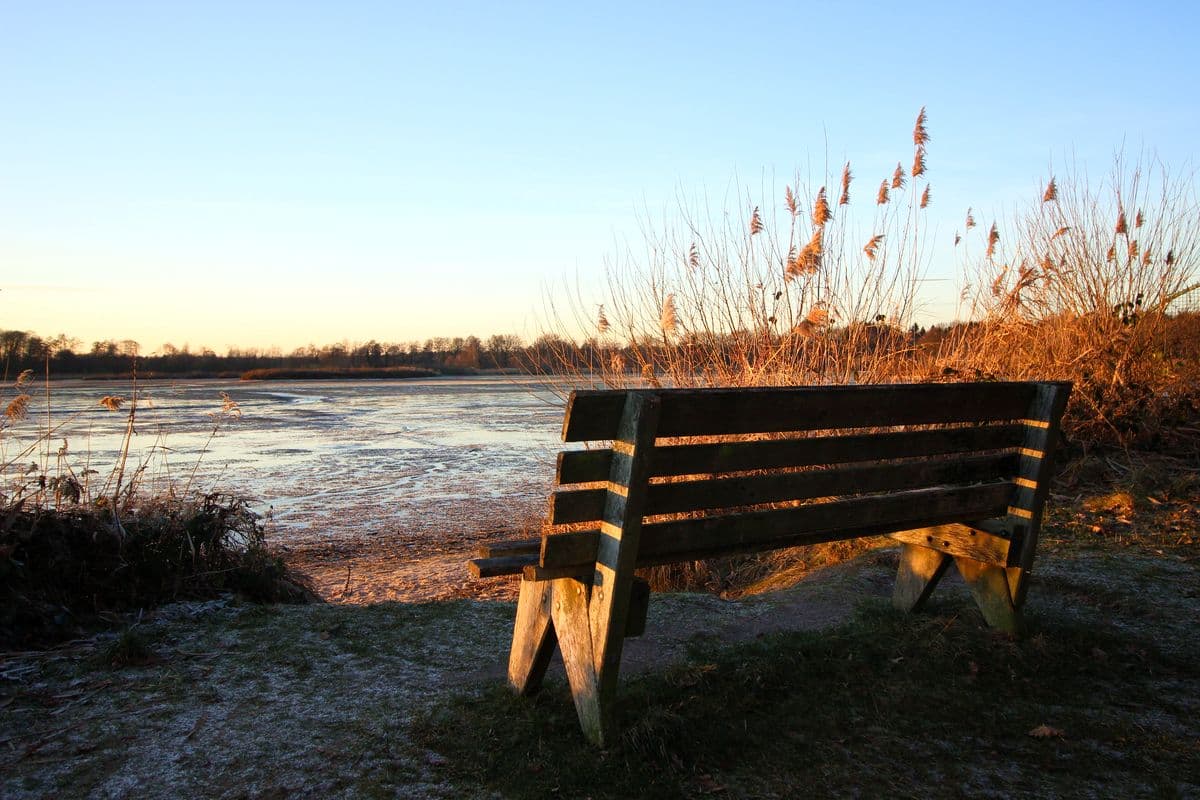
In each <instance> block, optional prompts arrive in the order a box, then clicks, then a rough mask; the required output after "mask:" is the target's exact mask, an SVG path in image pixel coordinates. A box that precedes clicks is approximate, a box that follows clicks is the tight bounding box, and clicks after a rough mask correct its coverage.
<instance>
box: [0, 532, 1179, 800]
mask: <svg viewBox="0 0 1200 800" xmlns="http://www.w3.org/2000/svg"><path fill="white" fill-rule="evenodd" d="M1120 556H1121V557H1113V555H1112V554H1107V553H1096V554H1088V553H1080V554H1072V555H1070V556H1069V557H1055V556H1052V555H1048V556H1047V557H1046V558H1044V559H1043V560H1042V561H1041V562H1039V564H1040V566H1039V572H1038V583H1037V585H1036V586H1035V587H1034V589H1033V590H1032V591H1031V595H1030V611H1031V614H1033V615H1035V616H1042V617H1043V618H1053V619H1055V620H1069V619H1074V620H1078V621H1079V622H1080V623H1082V624H1083V625H1086V626H1097V627H1098V628H1099V629H1103V630H1108V631H1115V632H1116V633H1118V634H1121V638H1122V639H1124V638H1126V637H1127V638H1128V640H1129V641H1131V642H1136V641H1144V640H1147V639H1152V640H1155V641H1158V642H1161V643H1162V644H1163V647H1167V648H1169V647H1173V646H1175V644H1178V646H1179V647H1185V648H1186V647H1192V648H1194V644H1190V643H1191V642H1193V641H1194V637H1192V636H1191V633H1190V628H1191V625H1192V623H1193V622H1194V620H1195V619H1196V615H1197V614H1198V613H1200V606H1198V603H1200V600H1198V599H1197V597H1196V596H1195V591H1194V589H1195V585H1196V581H1195V576H1196V573H1195V565H1194V564H1192V563H1187V562H1185V561H1182V560H1173V559H1171V558H1161V557H1160V558H1150V557H1144V556H1140V555H1138V554H1136V553H1132V552H1126V553H1122V554H1120ZM892 569H894V566H893V565H892V564H891V563H890V562H888V560H887V559H886V558H883V557H882V555H881V554H872V555H868V556H864V557H862V558H859V559H857V560H856V561H854V562H850V563H846V564H841V565H837V566H835V567H831V568H829V569H826V570H823V571H821V572H818V573H816V574H815V575H813V576H811V577H810V578H809V579H807V580H805V581H804V582H802V583H801V584H800V585H798V586H797V587H795V588H793V589H790V590H786V591H780V592H774V593H768V594H763V595H758V596H754V597H751V598H747V599H744V600H741V601H725V600H721V599H719V598H715V597H712V596H709V595H685V594H674V595H655V596H654V597H653V598H652V602H651V606H650V616H649V620H648V626H647V633H646V636H645V637H644V638H642V639H633V640H630V641H629V642H628V645H627V651H626V658H625V663H624V666H623V673H624V674H627V675H629V676H633V675H635V674H636V673H637V672H639V671H644V670H647V669H649V670H660V669H665V668H666V666H667V665H669V664H670V663H671V662H676V661H683V660H686V659H688V658H689V656H690V652H691V650H692V649H693V647H694V646H695V645H696V644H702V645H705V646H708V645H710V644H717V645H720V644H723V643H731V642H738V641H746V640H751V639H754V638H757V636H758V635H759V634H761V633H769V632H771V631H774V630H784V629H789V628H793V629H815V628H821V627H824V626H827V625H831V624H837V623H839V622H841V621H843V620H845V619H846V618H847V616H848V615H849V614H850V613H851V612H852V611H853V609H854V607H855V606H856V604H858V603H860V602H861V601H862V600H863V599H864V598H866V597H872V596H873V597H875V598H881V597H886V595H887V593H888V592H889V591H890V572H891V570H892ZM1189 592H1190V593H1189ZM935 597H937V598H938V602H939V603H949V605H950V606H951V607H952V608H955V609H968V608H970V606H969V601H968V600H967V599H966V589H965V587H963V586H962V585H961V583H960V582H954V581H947V585H945V586H943V587H941V588H940V589H939V593H938V595H935ZM876 602H878V600H876ZM956 613H957V612H956ZM964 613H967V612H964ZM969 613H974V612H973V611H971V612H969ZM512 617H513V606H512V604H511V603H502V602H481V601H468V600H458V601H448V602H438V603H424V604H400V603H383V604H377V605H352V604H342V605H312V606H281V607H269V606H267V607H263V606H248V605H244V604H241V603H238V602H236V601H232V600H220V601H212V602H206V603H195V604H188V605H182V604H180V605H176V606H172V607H168V608H166V609H164V610H163V611H161V612H160V613H158V614H156V615H155V616H154V617H153V618H152V619H148V620H145V621H143V622H141V623H140V624H138V625H137V626H135V627H134V629H133V631H134V634H133V635H136V636H138V637H140V641H141V645H142V646H143V647H144V650H145V651H146V652H148V653H149V658H148V661H147V662H146V663H143V664H141V665H135V666H129V667H125V668H120V669H114V668H112V667H111V666H108V665H107V664H106V663H104V662H103V658H104V656H105V654H106V653H107V652H109V646H110V645H111V644H112V643H113V641H114V640H115V639H116V638H117V636H118V634H112V635H109V636H107V637H104V638H101V639H97V640H92V641H87V642H79V643H75V644H72V645H68V646H66V647H63V648H60V649H58V650H55V651H50V652H47V653H29V654H11V655H9V656H7V657H4V658H3V659H2V660H0V709H2V712H3V713H2V715H0V720H2V721H0V774H2V775H3V778H0V796H4V797H6V798H7V797H13V798H34V797H68V798H69V797H89V796H90V797H138V798H157V797H163V798H166V797H171V798H174V797H179V796H206V797H208V796H211V797H279V796H287V797H335V798H336V797H361V796H385V797H395V796H400V797H431V798H441V797H447V798H449V797H455V798H457V797H463V796H468V797H469V796H487V795H486V793H484V792H483V790H482V789H479V788H472V787H470V786H468V787H466V788H465V789H464V787H463V786H462V785H461V784H460V785H454V786H451V785H449V784H448V783H447V782H446V780H448V777H447V776H448V775H451V774H453V773H452V770H449V769H448V768H447V765H446V760H445V759H444V758H443V757H442V755H441V754H439V753H434V752H430V751H428V750H425V749H423V748H422V747H421V746H419V745H418V744H416V743H415V742H414V741H413V739H412V738H411V735H410V725H411V723H412V721H413V719H414V716H415V715H419V714H421V713H422V712H424V711H426V710H428V709H430V708H431V707H433V706H435V705H438V704H441V703H443V702H445V701H446V699H447V698H448V697H449V696H450V695H451V694H456V695H457V694H461V693H463V692H467V693H473V692H476V691H480V690H482V689H483V688H485V687H488V686H494V685H495V684H496V682H498V681H501V680H503V671H504V666H505V662H506V659H507V649H508V644H509V637H510V635H511V631H512ZM1173 643H1175V644H1173ZM1092 657H1094V658H1097V659H1103V658H1105V657H1106V656H1105V654H1104V653H1093V654H1092ZM555 669H556V670H557V669H559V668H558V667H557V665H556V666H555ZM1145 679H1146V680H1153V681H1156V683H1155V692H1154V696H1161V698H1162V700H1161V702H1159V703H1157V704H1153V703H1152V704H1148V705H1146V706H1145V707H1138V708H1126V707H1124V706H1123V707H1122V710H1121V713H1122V714H1125V715H1126V716H1127V717H1128V719H1130V720H1132V721H1133V722H1136V723H1137V724H1139V725H1142V726H1145V727H1147V728H1148V729H1152V730H1158V731H1162V732H1164V733H1169V734H1171V735H1173V736H1176V737H1177V738H1179V739H1180V740H1188V739H1189V738H1190V737H1194V736H1196V735H1200V731H1198V730H1197V728H1196V722H1195V720H1197V719H1200V705H1198V704H1197V702H1196V700H1195V697H1196V694H1195V692H1193V691H1192V688H1193V687H1190V686H1187V685H1172V683H1171V680H1175V679H1169V676H1163V677H1155V676H1147V677H1146V678H1145ZM1189 697H1190V698H1191V699H1190V700H1189V699H1188V698H1189ZM1041 711H1044V712H1045V713H1044V716H1043V718H1040V719H1037V720H1034V721H1033V722H1035V723H1045V724H1048V725H1055V726H1057V727H1062V728H1064V729H1066V735H1067V736H1068V737H1069V741H1070V742H1071V743H1073V745H1078V746H1085V749H1087V748H1091V749H1090V750H1087V752H1092V750H1096V751H1097V752H1099V750H1097V748H1101V747H1103V746H1107V745H1106V744H1105V743H1104V742H1102V741H1097V742H1081V738H1083V737H1086V736H1087V735H1088V732H1087V730H1086V726H1083V727H1080V725H1074V726H1068V725H1066V724H1064V723H1062V722H1060V721H1059V720H1060V716H1059V715H1058V714H1057V713H1056V709H1054V708H1052V707H1047V708H1045V709H1041ZM1096 713H1097V714H1104V713H1112V712H1111V709H1109V710H1106V708H1105V705H1104V703H1101V702H1098V703H1097V706H1096ZM1031 724H1032V723H1031ZM1027 729H1028V728H1026V729H1025V730H1027ZM913 746H914V747H917V745H915V744H914V745H913ZM922 746H924V745H922ZM981 747H982V745H981ZM917 750H920V747H917ZM912 755H913V757H914V758H919V757H920V752H916V751H914V753H913V754H912ZM998 769H999V768H998ZM972 775H973V777H971V778H970V780H969V783H970V785H972V786H974V787H975V788H977V789H980V790H981V793H987V792H986V791H984V789H986V790H989V791H994V790H996V789H997V787H1002V786H1006V785H1010V783H1009V778H1010V777H1011V776H1008V777H1006V776H1005V775H1004V774H1002V770H1000V771H996V770H992V771H987V772H986V773H984V772H981V773H979V774H978V775H975V774H974V773H972ZM1189 785H1190V784H1189ZM743 788H744V787H743ZM1143 788H1145V789H1146V790H1147V791H1149V790H1150V789H1151V788H1152V787H1149V785H1147V786H1146V787H1143ZM1185 788H1186V787H1185Z"/></svg>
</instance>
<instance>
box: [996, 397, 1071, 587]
mask: <svg viewBox="0 0 1200 800" xmlns="http://www.w3.org/2000/svg"><path fill="white" fill-rule="evenodd" d="M1070 395H1071V384H1069V383H1041V384H1037V386H1036V391H1035V393H1034V396H1033V399H1032V400H1031V401H1030V403H1029V409H1028V411H1027V412H1026V415H1025V419H1026V420H1028V421H1029V423H1030V424H1027V425H1026V426H1025V441H1024V443H1023V444H1022V448H1021V450H1022V455H1021V462H1020V465H1019V468H1018V474H1019V478H1020V480H1019V484H1020V485H1019V487H1018V491H1017V493H1016V496H1015V497H1014V502H1013V507H1014V509H1015V512H1014V513H1013V514H1012V516H1011V517H1010V522H1011V523H1012V525H1013V527H1014V529H1016V536H1017V537H1019V538H1020V542H1021V551H1020V554H1019V555H1018V557H1017V558H1016V562H1017V563H1016V566H1017V567H1018V568H1019V569H1018V570H1015V571H1012V572H1010V573H1009V575H1010V578H1011V579H1012V583H1013V587H1012V600H1013V604H1014V605H1015V606H1016V607H1017V608H1018V609H1019V608H1021V606H1023V605H1024V604H1025V594H1026V592H1027V590H1028V584H1029V575H1030V572H1031V570H1032V569H1033V561H1034V557H1035V556H1036V554H1037V543H1038V534H1039V531H1040V530H1041V526H1042V512H1043V510H1044V508H1045V505H1046V496H1047V495H1048V494H1049V492H1050V479H1051V477H1052V476H1053V474H1054V451H1055V448H1056V446H1057V444H1058V438H1059V433H1058V430H1059V423H1060V421H1061V419H1062V414H1063V411H1064V410H1065V409H1066V407H1067V400H1068V398H1069V397H1070ZM1037 453H1040V454H1041V455H1040V456H1037V455H1035V454H1037Z"/></svg>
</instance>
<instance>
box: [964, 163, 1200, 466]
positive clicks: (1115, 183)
mask: <svg viewBox="0 0 1200 800" xmlns="http://www.w3.org/2000/svg"><path fill="white" fill-rule="evenodd" d="M1189 177H1190V176H1189ZM971 244H972V237H970V236H968V237H967V238H966V240H965V242H964V246H965V247H966V248H968V254H967V259H966V261H967V281H966V284H965V285H966V286H968V287H969V288H968V289H967V290H966V292H965V297H966V299H968V300H969V302H970V305H971V311H972V318H973V320H974V321H975V322H976V324H975V325H973V326H971V327H969V328H966V327H964V328H961V329H960V330H959V331H957V335H956V336H953V337H950V338H951V339H953V340H954V342H953V347H952V348H950V349H949V350H948V351H947V352H946V353H944V354H943V359H944V360H945V361H947V362H950V361H955V362H957V363H956V364H954V366H955V367H956V368H957V369H965V368H970V369H974V370H978V371H979V372H981V373H983V374H986V375H994V376H997V377H1003V378H1006V379H1013V380H1019V379H1055V380H1070V381H1073V382H1074V383H1075V389H1074V392H1073V393H1072V404H1071V407H1070V409H1069V411H1068V418H1067V420H1066V430H1067V432H1068V435H1069V436H1071V437H1072V438H1073V439H1074V440H1076V442H1077V443H1079V444H1082V445H1085V446H1088V445H1108V446H1113V445H1115V446H1120V447H1123V448H1126V449H1128V448H1159V447H1162V446H1165V445H1170V446H1179V445H1180V444H1181V440H1184V441H1182V443H1183V444H1185V445H1186V444H1187V442H1186V440H1189V439H1190V440H1191V445H1190V449H1192V450H1194V449H1195V438H1196V434H1197V433H1200V431H1197V430H1196V426H1195V420H1196V418H1197V411H1198V409H1200V388H1198V387H1200V320H1198V319H1197V315H1196V314H1195V312H1194V301H1195V298H1196V297H1197V294H1198V292H1200V282H1198V279H1200V275H1198V264H1197V256H1200V251H1198V249H1197V245H1198V244H1200V204H1198V203H1197V198H1196V196H1195V192H1194V188H1193V184H1192V182H1191V181H1190V180H1182V179H1178V178H1176V177H1175V176H1173V175H1172V174H1171V173H1170V172H1169V171H1168V170H1167V169H1166V168H1165V167H1164V166H1163V165H1162V164H1161V163H1158V162H1144V161H1143V162H1138V163H1134V164H1126V163H1124V161H1123V160H1122V159H1120V158H1118V159H1117V161H1116V163H1115V165H1114V168H1113V170H1112V172H1111V174H1110V175H1109V176H1108V177H1107V179H1105V180H1104V181H1103V182H1101V183H1100V184H1098V185H1094V186H1093V185H1092V184H1090V183H1089V181H1088V178H1087V176H1086V175H1085V174H1083V173H1081V172H1079V171H1077V170H1072V171H1071V172H1070V173H1068V174H1067V175H1065V176H1063V180H1058V179H1057V178H1055V177H1051V178H1050V179H1049V180H1048V181H1047V182H1046V184H1045V186H1044V187H1043V188H1042V189H1041V191H1040V192H1039V193H1038V196H1037V197H1036V198H1031V200H1030V202H1029V203H1028V204H1026V206H1025V207H1024V208H1023V209H1022V210H1021V211H1019V212H1018V213H1017V214H1016V215H1015V216H1014V218H1013V219H1012V221H1011V224H1010V226H1009V228H1008V231H1006V232H1004V233H1001V232H1000V231H999V230H998V227H997V226H996V225H995V224H993V226H992V228H991V231H990V233H989V235H988V238H987V241H986V243H985V244H984V245H983V255H982V256H978V255H976V256H975V257H974V258H972V257H971V255H970V250H969V248H970V246H971ZM1189 307H1190V308H1192V309H1193V310H1192V311H1187V310H1186V309H1188V308H1189Z"/></svg>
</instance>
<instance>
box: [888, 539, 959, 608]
mask: <svg viewBox="0 0 1200 800" xmlns="http://www.w3.org/2000/svg"><path fill="white" fill-rule="evenodd" d="M951 560H952V559H951V557H950V556H948V555H946V554H945V553H940V552H938V551H937V550H932V549H930V548H928V547H922V546H921V545H916V544H906V545H904V548H903V549H902V550H901V551H900V568H899V569H898V570H897V571H896V588H895V590H894V591H893V592H892V605H893V606H895V607H896V608H898V609H900V610H901V611H918V610H920V608H921V606H923V605H924V604H925V601H926V600H928V599H929V595H931V594H933V590H934V588H936V587H937V585H938V581H940V580H941V579H942V576H943V575H945V574H946V568H947V567H949V566H950V562H951Z"/></svg>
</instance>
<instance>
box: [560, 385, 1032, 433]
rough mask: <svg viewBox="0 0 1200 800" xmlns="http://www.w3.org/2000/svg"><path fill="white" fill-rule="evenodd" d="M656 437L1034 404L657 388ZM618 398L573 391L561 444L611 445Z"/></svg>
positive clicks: (993, 394)
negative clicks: (659, 407)
mask: <svg viewBox="0 0 1200 800" xmlns="http://www.w3.org/2000/svg"><path fill="white" fill-rule="evenodd" d="M655 394H657V395H658V396H659V397H660V398H661V402H662V421H661V423H660V424H659V428H658V432H657V435H658V436H659V437H670V436H721V435H728V434H746V433H767V432H773V431H803V430H830V429H839V428H872V427H882V426H896V425H923V424H931V423H938V424H949V423H956V422H987V421H999V420H1017V419H1021V418H1023V417H1024V415H1025V412H1026V410H1027V409H1028V407H1029V403H1030V400H1031V399H1032V398H1033V394H1034V385H1033V384H1029V383H930V384H919V385H894V386H893V385H875V386H801V387H786V388H762V389H667V390H656V391H655ZM623 406H624V398H623V395H622V394H621V393H618V392H606V391H578V392H574V393H572V395H571V399H570V401H569V403H568V406H567V414H566V418H565V419H564V420H563V440H564V441H568V442H583V441H597V440H605V439H612V438H613V437H614V435H615V433H616V429H617V422H618V421H619V420H620V416H621V409H622V408H623Z"/></svg>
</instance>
